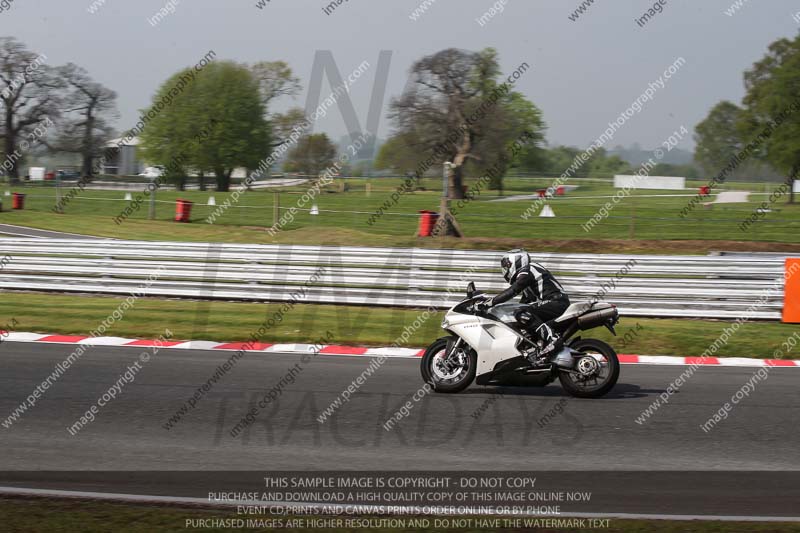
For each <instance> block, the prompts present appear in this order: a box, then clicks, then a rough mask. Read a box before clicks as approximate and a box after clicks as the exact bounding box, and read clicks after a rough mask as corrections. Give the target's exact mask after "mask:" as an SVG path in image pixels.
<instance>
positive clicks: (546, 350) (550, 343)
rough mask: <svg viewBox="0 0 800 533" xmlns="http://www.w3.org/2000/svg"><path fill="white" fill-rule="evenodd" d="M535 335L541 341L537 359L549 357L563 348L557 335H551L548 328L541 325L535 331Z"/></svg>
mask: <svg viewBox="0 0 800 533" xmlns="http://www.w3.org/2000/svg"><path fill="white" fill-rule="evenodd" d="M536 335H537V336H538V337H539V338H540V339H541V340H542V345H543V346H542V348H541V351H540V355H539V357H550V356H551V355H554V354H557V353H558V352H559V351H560V350H561V348H563V347H564V342H563V341H562V340H561V337H560V336H559V335H556V334H555V333H553V330H552V329H550V326H548V325H547V324H542V325H541V326H539V328H538V329H537V330H536Z"/></svg>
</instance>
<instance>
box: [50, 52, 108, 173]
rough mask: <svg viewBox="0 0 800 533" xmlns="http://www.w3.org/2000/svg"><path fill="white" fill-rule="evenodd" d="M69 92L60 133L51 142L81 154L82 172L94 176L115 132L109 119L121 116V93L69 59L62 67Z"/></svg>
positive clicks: (65, 149)
mask: <svg viewBox="0 0 800 533" xmlns="http://www.w3.org/2000/svg"><path fill="white" fill-rule="evenodd" d="M58 73H59V74H60V76H61V78H62V80H63V82H64V84H65V86H66V88H67V91H68V92H67V94H66V95H65V96H64V99H63V103H64V107H65V108H66V109H65V110H64V111H63V120H62V121H61V123H60V126H61V127H60V134H59V136H58V138H57V139H56V140H55V141H53V142H48V146H50V147H51V148H52V149H54V150H57V151H61V152H71V153H76V154H80V155H81V173H82V175H83V176H87V177H93V175H94V170H93V168H94V160H95V159H96V158H97V157H99V156H100V155H101V154H102V152H103V148H104V146H105V145H106V143H107V142H108V140H109V139H110V138H111V137H112V135H113V129H112V127H111V126H110V125H109V119H112V118H118V116H119V114H118V112H117V105H116V101H117V93H115V92H114V91H112V90H111V89H108V88H106V87H104V86H103V85H101V84H99V83H97V82H95V81H94V80H92V78H91V77H90V76H89V74H88V73H87V72H86V70H84V69H83V68H81V67H79V66H77V65H75V64H73V63H68V64H67V65H65V66H63V67H61V68H59V69H58Z"/></svg>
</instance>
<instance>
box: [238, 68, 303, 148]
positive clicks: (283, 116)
mask: <svg viewBox="0 0 800 533" xmlns="http://www.w3.org/2000/svg"><path fill="white" fill-rule="evenodd" d="M250 71H251V72H252V73H253V77H254V78H255V80H256V82H257V83H258V88H259V91H260V93H261V103H262V104H263V105H264V111H265V112H267V113H268V114H267V119H268V120H269V121H270V122H271V123H272V125H273V134H274V135H273V136H274V137H275V138H276V139H277V140H276V141H275V142H274V143H273V144H272V148H274V147H276V146H280V145H282V144H285V143H287V142H289V136H290V135H291V133H292V131H293V130H294V129H295V127H297V126H298V125H299V124H301V123H302V122H303V121H305V112H304V111H303V110H302V109H300V108H297V107H294V108H292V109H289V110H288V111H286V112H285V113H272V114H269V105H270V104H271V103H272V102H273V100H276V99H277V98H280V97H282V96H292V97H294V96H295V95H297V93H299V92H300V91H301V90H302V88H303V87H302V85H301V84H300V79H299V78H297V77H296V76H295V75H294V73H293V72H292V69H291V67H289V65H288V64H287V63H286V62H285V61H260V62H258V63H256V64H255V65H253V66H252V67H250Z"/></svg>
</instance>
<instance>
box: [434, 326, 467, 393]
mask: <svg viewBox="0 0 800 533" xmlns="http://www.w3.org/2000/svg"><path fill="white" fill-rule="evenodd" d="M457 340H458V339H457V338H455V337H442V338H441V339H437V340H436V341H434V342H433V343H432V344H431V345H430V346H428V349H427V350H425V354H424V355H423V356H422V361H421V362H420V371H421V373H422V379H423V380H424V381H425V383H428V384H429V385H430V386H431V387H433V390H435V391H436V392H446V393H447V392H449V393H455V392H461V391H462V390H464V389H466V388H467V387H469V385H470V383H472V381H473V380H474V379H475V372H476V370H477V367H478V354H476V353H475V350H473V349H472V348H471V347H470V346H469V345H467V344H465V343H464V342H463V341H462V342H461V343H460V345H459V346H457V347H455V349H453V347H454V346H455V344H456V341H457ZM448 346H450V347H451V350H450V353H448Z"/></svg>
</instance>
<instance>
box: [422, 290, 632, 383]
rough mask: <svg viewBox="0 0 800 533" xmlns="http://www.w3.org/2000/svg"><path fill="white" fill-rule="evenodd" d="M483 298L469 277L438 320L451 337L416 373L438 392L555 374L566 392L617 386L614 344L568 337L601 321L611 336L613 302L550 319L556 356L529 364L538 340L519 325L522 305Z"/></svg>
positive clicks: (615, 318)
mask: <svg viewBox="0 0 800 533" xmlns="http://www.w3.org/2000/svg"><path fill="white" fill-rule="evenodd" d="M485 299H486V297H485V296H484V295H483V293H481V292H479V291H476V290H475V284H474V283H473V282H470V283H469V285H468V286H467V298H466V299H465V300H463V301H461V302H460V303H458V304H456V305H455V306H453V307H452V308H451V309H450V310H449V311H448V312H447V314H446V315H445V317H444V319H443V320H442V329H444V330H445V331H446V332H447V333H449V335H448V336H447V337H442V338H440V339H437V340H436V341H434V342H433V343H432V344H431V345H430V346H429V347H428V348H427V350H425V354H424V355H423V357H422V361H421V371H422V378H423V379H424V380H425V382H426V383H428V384H430V385H431V387H433V389H434V390H435V391H436V392H442V393H457V392H461V391H462V390H464V389H466V388H467V387H469V386H470V384H472V382H473V381H475V383H477V384H478V385H506V384H510V385H524V386H546V385H548V384H550V383H552V382H553V381H555V379H556V377H558V379H559V381H560V382H561V385H562V386H563V387H564V389H565V390H566V391H567V392H568V393H569V394H571V395H572V396H575V397H578V398H599V397H601V396H603V395H605V394H607V393H608V392H609V391H610V390H611V389H612V388H613V387H614V385H616V383H617V380H618V379H619V372H620V366H619V358H618V357H617V353H616V352H615V351H614V348H612V347H611V346H610V345H608V344H607V343H605V342H603V341H601V340H597V339H583V338H581V337H574V336H575V335H576V334H577V333H578V332H581V331H587V330H590V329H594V328H597V327H600V326H605V327H606V328H608V329H609V330H610V331H611V333H612V334H613V335H615V336H616V331H615V330H614V326H615V325H616V324H617V323H618V322H619V312H618V311H617V307H616V306H615V305H612V304H608V303H605V302H582V303H576V304H572V305H570V306H569V308H568V309H567V310H566V311H565V312H564V314H562V315H561V316H560V317H558V318H556V319H555V320H552V321H550V322H548V324H549V325H550V327H551V329H552V330H553V333H555V334H556V335H559V336H560V338H561V339H562V341H563V343H564V347H563V348H562V349H561V350H560V351H559V352H558V354H557V355H555V356H554V357H552V356H551V357H547V358H544V359H543V360H541V361H537V363H536V364H532V363H530V362H529V361H528V360H527V359H526V357H525V352H526V350H527V349H530V348H531V347H532V346H534V345H535V344H536V343H537V341H535V340H533V339H531V338H529V337H528V335H527V333H526V332H525V329H524V327H522V322H524V318H525V312H526V309H527V306H526V305H522V304H517V303H512V302H509V303H504V304H500V305H497V306H494V307H491V308H489V309H482V307H481V305H479V304H481V303H483V302H485ZM573 337H574V338H573Z"/></svg>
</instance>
